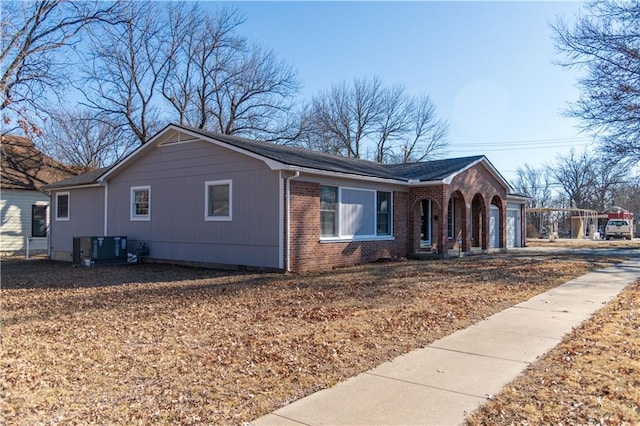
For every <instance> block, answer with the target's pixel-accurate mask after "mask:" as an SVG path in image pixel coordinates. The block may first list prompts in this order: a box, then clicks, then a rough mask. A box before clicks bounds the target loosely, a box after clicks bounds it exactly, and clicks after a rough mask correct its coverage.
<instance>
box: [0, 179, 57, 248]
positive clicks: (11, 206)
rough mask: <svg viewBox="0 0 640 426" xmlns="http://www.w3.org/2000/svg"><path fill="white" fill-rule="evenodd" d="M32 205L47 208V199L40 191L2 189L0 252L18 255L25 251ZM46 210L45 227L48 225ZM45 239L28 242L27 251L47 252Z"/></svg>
mask: <svg viewBox="0 0 640 426" xmlns="http://www.w3.org/2000/svg"><path fill="white" fill-rule="evenodd" d="M34 205H46V206H49V197H48V196H47V195H46V194H44V193H42V192H40V191H28V190H17V189H4V190H2V193H1V195H0V215H1V220H2V222H1V224H0V251H1V252H3V253H19V252H24V251H25V249H26V237H31V225H32V218H31V213H32V208H33V206H34ZM49 210H50V209H49V208H48V209H47V225H48V223H49ZM47 245H48V244H47V238H36V239H33V240H31V241H30V242H29V251H30V252H36V251H40V252H41V251H43V250H47Z"/></svg>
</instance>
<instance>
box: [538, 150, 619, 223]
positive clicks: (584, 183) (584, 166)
mask: <svg viewBox="0 0 640 426" xmlns="http://www.w3.org/2000/svg"><path fill="white" fill-rule="evenodd" d="M548 170H549V173H550V175H551V176H552V177H553V179H554V181H555V183H556V184H558V185H560V186H561V187H562V189H563V191H564V193H565V195H566V197H567V199H568V200H569V203H570V207H575V208H580V209H593V210H600V211H602V210H604V209H606V208H607V207H609V206H611V203H612V200H613V193H614V191H615V190H616V188H617V187H618V186H619V185H620V184H622V183H624V182H625V181H626V179H627V176H628V174H629V164H628V162H623V161H621V160H617V161H616V160H609V161H601V160H600V158H599V157H597V156H594V155H591V154H590V153H588V152H587V151H586V150H585V151H583V152H582V153H581V154H576V152H575V150H573V149H572V150H571V151H570V153H569V155H567V156H561V157H560V159H559V161H558V162H557V163H556V164H555V165H553V166H550V167H549V168H548Z"/></svg>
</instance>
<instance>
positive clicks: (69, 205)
mask: <svg viewBox="0 0 640 426" xmlns="http://www.w3.org/2000/svg"><path fill="white" fill-rule="evenodd" d="M61 195H66V196H67V216H66V217H60V216H58V212H59V209H58V206H59V203H60V200H59V198H60V196H61ZM70 217H71V195H70V194H69V192H56V221H59V222H68V221H69V218H70Z"/></svg>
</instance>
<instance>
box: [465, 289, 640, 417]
mask: <svg viewBox="0 0 640 426" xmlns="http://www.w3.org/2000/svg"><path fill="white" fill-rule="evenodd" d="M467 424H468V425H469V426H475V425H490V424H491V425H497V424H502V425H538V424H553V425H638V424H640V280H638V281H637V282H636V283H635V284H634V285H632V286H630V287H628V288H627V289H626V290H624V291H623V292H622V293H621V294H620V295H619V296H618V297H617V298H616V299H614V300H613V301H612V302H610V303H609V304H607V306H605V307H604V308H603V309H601V310H600V311H599V312H597V313H596V314H595V315H594V316H593V317H592V318H591V319H590V320H588V321H586V322H585V323H583V324H582V326H580V327H578V328H576V329H574V330H573V331H572V332H571V333H570V334H569V335H567V336H566V337H565V339H564V340H563V341H562V343H561V344H560V345H558V346H557V347H556V348H555V349H553V350H552V351H551V352H549V353H547V354H546V355H545V356H544V357H543V358H541V359H540V360H539V361H537V362H536V363H534V364H532V365H531V366H530V367H529V368H528V370H527V371H526V373H525V374H523V375H521V376H520V377H518V378H517V379H515V380H514V381H513V382H512V383H511V384H509V385H508V386H506V387H505V388H504V389H503V390H502V392H500V393H499V394H498V395H497V396H496V397H495V398H493V399H492V400H491V401H489V402H487V404H485V405H484V406H483V407H481V408H480V409H479V410H477V411H476V412H474V413H473V414H472V415H471V416H470V417H469V418H468V419H467Z"/></svg>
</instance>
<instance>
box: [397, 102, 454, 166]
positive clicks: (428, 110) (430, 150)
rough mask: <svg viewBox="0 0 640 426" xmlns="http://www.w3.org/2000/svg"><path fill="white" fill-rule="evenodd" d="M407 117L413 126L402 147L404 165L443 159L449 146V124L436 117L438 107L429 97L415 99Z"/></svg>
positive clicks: (410, 127) (410, 105)
mask: <svg viewBox="0 0 640 426" xmlns="http://www.w3.org/2000/svg"><path fill="white" fill-rule="evenodd" d="M407 115H408V116H409V117H410V120H411V123H410V124H411V125H410V126H409V131H408V132H407V133H406V135H405V137H404V140H403V143H402V145H401V146H400V153H399V154H401V155H402V163H410V162H414V161H424V160H426V159H433V158H439V157H441V156H442V155H443V154H444V153H445V152H446V149H447V146H448V144H449V142H448V137H449V123H447V122H446V121H445V120H443V119H439V118H437V116H436V107H435V106H434V105H433V103H431V99H429V97H428V96H422V97H418V98H414V99H413V100H412V102H411V103H410V104H409V109H408V110H407Z"/></svg>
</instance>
